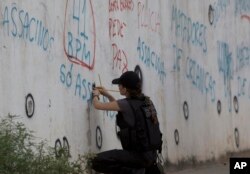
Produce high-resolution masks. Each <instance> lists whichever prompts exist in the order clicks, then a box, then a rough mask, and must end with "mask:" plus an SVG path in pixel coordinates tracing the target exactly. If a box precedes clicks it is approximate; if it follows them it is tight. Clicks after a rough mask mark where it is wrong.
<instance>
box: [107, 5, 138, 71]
mask: <svg viewBox="0 0 250 174" xmlns="http://www.w3.org/2000/svg"><path fill="white" fill-rule="evenodd" d="M133 10H134V2H133V1H132V0H109V14H110V15H109V16H110V17H109V39H110V40H111V42H112V44H111V46H112V59H113V60H112V61H113V66H112V69H113V70H115V69H116V70H118V71H121V72H122V73H124V72H126V71H127V70H128V54H127V51H126V50H124V49H123V48H122V46H121V45H119V44H118V41H119V40H123V39H124V38H125V33H126V28H127V27H128V26H127V24H126V22H125V21H123V20H122V19H121V18H119V17H117V16H116V14H118V13H124V12H127V13H129V12H132V11H133Z"/></svg>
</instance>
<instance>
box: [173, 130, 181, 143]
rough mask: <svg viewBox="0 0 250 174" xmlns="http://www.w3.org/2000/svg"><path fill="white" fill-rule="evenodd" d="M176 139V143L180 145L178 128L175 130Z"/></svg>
mask: <svg viewBox="0 0 250 174" xmlns="http://www.w3.org/2000/svg"><path fill="white" fill-rule="evenodd" d="M174 140H175V144H176V145H179V142H180V137H179V131H178V130H177V129H175V131H174Z"/></svg>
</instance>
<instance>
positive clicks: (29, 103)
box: [25, 94, 35, 118]
mask: <svg viewBox="0 0 250 174" xmlns="http://www.w3.org/2000/svg"><path fill="white" fill-rule="evenodd" d="M25 111H26V115H27V117H28V118H31V117H32V116H33V115H34V112H35V102H34V98H33V96H32V94H28V95H27V96H26V99H25Z"/></svg>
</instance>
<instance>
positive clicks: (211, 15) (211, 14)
mask: <svg viewBox="0 0 250 174" xmlns="http://www.w3.org/2000/svg"><path fill="white" fill-rule="evenodd" d="M208 20H209V23H210V25H213V23H214V8H213V7H212V5H209V8H208Z"/></svg>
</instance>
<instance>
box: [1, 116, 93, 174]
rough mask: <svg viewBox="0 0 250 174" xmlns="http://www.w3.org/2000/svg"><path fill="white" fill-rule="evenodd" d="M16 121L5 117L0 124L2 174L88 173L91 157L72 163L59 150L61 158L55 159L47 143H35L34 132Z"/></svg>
mask: <svg viewBox="0 0 250 174" xmlns="http://www.w3.org/2000/svg"><path fill="white" fill-rule="evenodd" d="M16 118H17V116H11V115H8V117H7V118H4V119H2V120H1V121H0V173H1V174H86V173H88V171H90V166H91V159H92V158H93V157H94V154H91V153H88V154H85V155H79V156H78V158H77V159H76V160H75V161H72V160H70V159H69V157H68V156H69V155H67V154H68V151H67V150H66V149H60V151H59V154H60V157H56V156H55V151H54V149H53V148H52V147H49V146H48V145H47V144H46V141H41V142H39V143H37V141H36V138H35V136H34V135H33V134H34V132H32V131H30V130H28V129H27V128H26V127H25V125H24V124H23V123H20V122H17V121H16Z"/></svg>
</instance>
